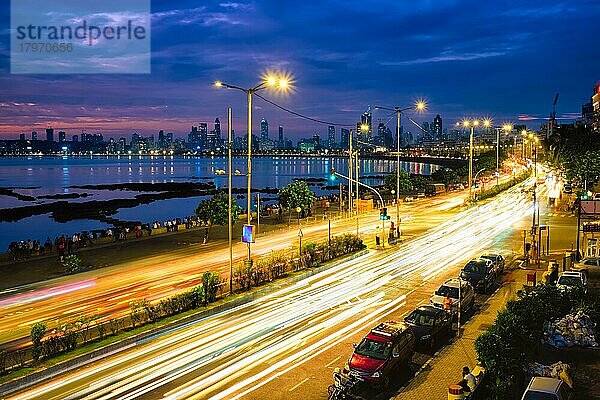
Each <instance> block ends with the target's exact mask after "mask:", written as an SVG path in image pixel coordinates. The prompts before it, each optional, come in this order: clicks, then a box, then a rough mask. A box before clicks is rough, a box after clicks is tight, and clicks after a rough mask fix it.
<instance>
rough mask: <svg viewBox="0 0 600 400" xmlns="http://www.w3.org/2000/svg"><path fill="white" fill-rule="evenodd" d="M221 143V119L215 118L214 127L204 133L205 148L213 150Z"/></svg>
mask: <svg viewBox="0 0 600 400" xmlns="http://www.w3.org/2000/svg"><path fill="white" fill-rule="evenodd" d="M220 145H221V121H219V118H216V119H215V129H213V130H212V131H210V132H208V133H207V135H206V148H207V149H210V150H214V149H216V148H217V147H219V146H220Z"/></svg>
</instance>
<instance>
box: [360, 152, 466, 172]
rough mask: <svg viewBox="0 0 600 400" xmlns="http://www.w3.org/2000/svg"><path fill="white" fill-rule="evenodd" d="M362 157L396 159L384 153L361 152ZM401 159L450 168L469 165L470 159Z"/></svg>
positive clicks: (427, 157)
mask: <svg viewBox="0 0 600 400" xmlns="http://www.w3.org/2000/svg"><path fill="white" fill-rule="evenodd" d="M360 157H361V158H377V159H385V160H396V156H394V155H386V154H384V155H382V154H361V155H360ZM400 161H406V162H415V163H424V164H435V165H439V166H441V167H446V168H450V169H456V168H460V167H462V166H463V165H467V164H468V162H469V160H468V159H462V158H447V157H432V156H419V157H413V156H400Z"/></svg>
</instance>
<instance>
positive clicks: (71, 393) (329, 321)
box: [9, 187, 532, 400]
mask: <svg viewBox="0 0 600 400" xmlns="http://www.w3.org/2000/svg"><path fill="white" fill-rule="evenodd" d="M442 205H443V203H442ZM531 210H532V205H531V202H530V201H529V200H528V199H527V198H526V196H525V195H523V194H521V193H520V189H519V188H518V187H517V188H514V189H511V190H509V191H507V192H505V193H503V194H501V195H499V196H497V197H496V198H495V199H494V200H493V201H491V202H490V203H488V204H487V205H483V206H480V207H472V208H470V209H468V210H465V211H462V212H460V213H458V214H456V215H455V216H453V217H451V218H449V219H447V220H446V222H443V223H440V224H439V225H438V226H436V227H434V228H432V229H430V230H429V231H427V232H426V233H424V234H423V235H421V236H420V237H418V238H416V239H414V240H411V241H409V242H407V243H405V244H404V245H401V246H399V248H396V249H394V250H390V251H387V252H385V251H370V252H368V253H367V254H365V255H363V256H361V257H359V258H357V259H355V260H352V261H348V262H342V263H339V264H338V265H336V266H334V267H332V268H330V269H328V270H327V271H325V272H323V273H321V274H318V275H315V276H313V277H312V278H309V279H306V280H303V281H301V282H298V283H297V284H295V285H293V286H290V287H287V288H284V289H282V290H280V291H277V292H275V293H273V294H271V295H268V296H265V297H263V298H261V299H258V300H255V301H253V302H251V303H248V304H246V305H243V306H240V307H237V308H235V309H233V310H229V311H224V312H222V313H220V314H218V315H215V316H212V317H208V318H206V319H203V320H201V321H197V322H194V323H191V324H189V325H187V326H184V327H181V328H178V329H175V330H172V331H170V332H168V333H166V334H163V335H160V336H159V337H156V338H154V339H152V340H149V341H147V342H145V343H141V344H139V345H138V346H135V347H132V348H128V349H124V350H123V351H120V352H119V353H118V354H115V355H113V356H111V357H109V358H106V359H104V360H101V361H98V362H96V363H93V364H90V365H88V366H86V367H82V368H80V369H78V370H77V371H75V372H73V373H68V374H65V375H63V376H61V377H58V378H55V379H52V380H49V381H46V382H44V383H42V384H40V385H38V386H35V387H32V388H30V389H28V390H26V391H24V392H22V393H19V394H18V395H16V396H15V397H9V398H15V399H16V398H19V399H47V400H49V399H113V398H114V399H133V398H143V399H146V398H147V399H156V398H163V397H164V398H165V399H184V398H185V399H214V400H217V399H240V398H244V399H264V398H270V399H276V398H281V399H306V398H310V399H313V398H326V387H327V384H329V383H330V381H331V369H332V368H333V367H334V366H342V365H343V363H344V362H345V360H346V359H347V357H348V356H349V355H350V353H351V350H352V348H351V346H350V343H352V342H357V341H359V340H360V338H361V337H362V336H363V335H364V334H365V333H366V332H367V331H368V329H369V327H372V326H374V325H375V324H376V323H377V322H379V321H382V320H386V319H390V318H396V319H398V318H401V317H402V316H403V315H405V314H406V313H407V312H409V311H410V310H411V309H412V308H413V307H414V306H415V305H417V304H421V303H423V302H426V301H427V300H428V298H429V295H430V294H431V292H432V290H433V289H435V288H436V287H437V286H438V285H439V284H440V283H441V282H443V281H444V280H445V279H447V278H448V277H450V276H453V275H455V274H456V272H457V270H458V268H460V266H461V265H462V264H463V263H465V262H466V261H467V260H468V259H470V258H472V257H474V256H476V255H478V254H480V253H481V252H482V251H484V250H488V249H496V250H498V249H502V248H501V246H502V244H501V240H497V239H498V238H501V237H506V235H507V232H512V231H513V227H514V226H516V225H518V224H519V223H521V222H522V221H523V220H524V219H525V218H527V217H528V216H529V215H530V214H531Z"/></svg>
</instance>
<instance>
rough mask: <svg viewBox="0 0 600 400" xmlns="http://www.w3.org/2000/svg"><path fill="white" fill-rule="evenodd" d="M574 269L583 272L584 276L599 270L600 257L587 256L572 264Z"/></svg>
mask: <svg viewBox="0 0 600 400" xmlns="http://www.w3.org/2000/svg"><path fill="white" fill-rule="evenodd" d="M573 270H574V271H581V272H583V273H584V274H585V275H586V277H587V276H589V274H590V272H591V273H597V272H599V271H600V257H588V258H584V259H583V260H581V261H579V262H578V263H576V264H575V265H573Z"/></svg>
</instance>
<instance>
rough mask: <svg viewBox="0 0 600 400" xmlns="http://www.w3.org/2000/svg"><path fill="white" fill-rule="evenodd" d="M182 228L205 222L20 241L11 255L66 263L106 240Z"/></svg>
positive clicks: (180, 221) (173, 222)
mask: <svg viewBox="0 0 600 400" xmlns="http://www.w3.org/2000/svg"><path fill="white" fill-rule="evenodd" d="M180 225H185V227H186V229H189V228H193V227H196V226H201V225H202V224H201V221H200V220H199V219H198V218H197V217H195V216H191V217H184V218H174V219H172V220H165V221H163V222H160V221H154V222H152V223H150V224H135V225H128V226H119V227H111V228H107V229H102V230H92V231H84V232H80V233H74V234H73V235H67V234H65V235H61V236H56V237H55V238H54V240H52V239H51V238H50V237H47V238H46V241H45V242H44V243H43V244H42V242H41V241H39V240H32V239H27V240H20V241H14V242H11V243H10V244H9V245H8V255H9V257H10V259H11V260H12V261H17V260H24V259H27V258H30V257H35V256H43V255H51V254H55V255H56V256H57V257H58V259H59V261H61V262H62V261H63V260H64V257H65V256H67V255H69V254H73V252H74V251H76V250H78V249H80V248H82V247H88V246H90V245H92V244H94V243H95V241H96V240H98V239H102V238H112V239H113V240H112V241H114V242H118V241H124V240H127V239H128V238H131V235H130V233H131V232H133V234H134V235H135V238H136V239H140V238H141V237H142V236H144V231H146V232H147V233H148V234H149V235H150V234H152V230H155V229H159V228H163V227H164V228H166V229H167V232H174V231H177V230H178V228H179V226H180Z"/></svg>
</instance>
